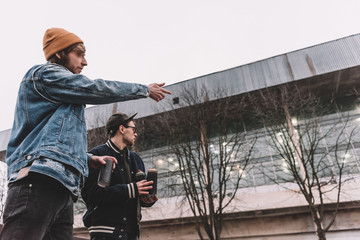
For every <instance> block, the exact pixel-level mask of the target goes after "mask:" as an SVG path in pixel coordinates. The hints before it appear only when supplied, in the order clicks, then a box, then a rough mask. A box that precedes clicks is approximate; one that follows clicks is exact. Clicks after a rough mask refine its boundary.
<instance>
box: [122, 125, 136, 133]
mask: <svg viewBox="0 0 360 240" xmlns="http://www.w3.org/2000/svg"><path fill="white" fill-rule="evenodd" d="M123 126H124V127H126V128H132V129H133V131H134V133H136V129H137V127H134V126H128V125H123Z"/></svg>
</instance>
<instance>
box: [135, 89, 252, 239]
mask: <svg viewBox="0 0 360 240" xmlns="http://www.w3.org/2000/svg"><path fill="white" fill-rule="evenodd" d="M177 101H178V103H177ZM175 103H177V104H175V105H174V104H171V106H172V110H170V111H165V112H162V113H161V114H159V115H157V116H155V117H153V118H152V119H144V121H143V122H142V121H137V126H139V127H140V128H141V130H142V134H141V135H142V136H143V138H145V139H152V140H153V141H155V140H156V139H162V141H166V142H163V145H167V146H169V148H170V150H169V151H170V152H171V154H173V155H174V156H175V157H176V159H177V161H178V165H179V172H180V175H181V179H182V184H183V188H184V190H185V195H186V199H187V202H188V204H189V206H190V209H191V211H192V214H193V215H194V217H195V222H196V229H197V232H198V235H199V237H200V239H205V237H204V234H206V235H207V238H208V239H220V237H221V231H222V227H223V219H224V213H225V209H226V207H227V206H228V205H229V204H230V202H231V201H232V200H233V199H234V197H235V194H236V191H237V189H238V188H239V186H240V181H241V177H242V174H243V171H244V170H245V169H246V167H247V166H248V163H249V159H250V156H251V153H252V149H253V146H254V143H255V140H256V137H254V136H252V137H251V138H250V137H248V132H247V131H246V129H245V127H244V123H243V119H244V113H245V111H244V109H245V107H246V103H245V101H244V99H243V98H230V97H226V96H225V93H224V91H222V90H220V89H216V90H215V91H210V90H208V89H207V88H206V87H204V86H200V87H199V86H196V85H191V86H185V87H184V88H183V89H182V91H181V94H180V95H179V96H178V98H176V101H175ZM142 126H145V127H142ZM141 135H140V137H141ZM139 140H140V139H139ZM143 141H146V140H140V141H139V142H138V143H141V142H143ZM140 145H141V144H140ZM137 146H139V144H138V145H137ZM204 231H205V233H204Z"/></svg>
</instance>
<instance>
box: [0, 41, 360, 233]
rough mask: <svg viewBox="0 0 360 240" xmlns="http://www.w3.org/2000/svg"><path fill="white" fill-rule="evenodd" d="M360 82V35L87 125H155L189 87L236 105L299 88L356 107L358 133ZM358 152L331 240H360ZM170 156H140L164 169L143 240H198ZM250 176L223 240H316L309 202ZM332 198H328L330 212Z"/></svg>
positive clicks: (176, 90) (0, 137)
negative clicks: (116, 119)
mask: <svg viewBox="0 0 360 240" xmlns="http://www.w3.org/2000/svg"><path fill="white" fill-rule="evenodd" d="M359 77H360V34H357V35H352V36H349V37H345V38H342V39H338V40H335V41H331V42H326V43H323V44H319V45H316V46H312V47H308V48H305V49H300V50H297V51H294V52H289V53H286V54H282V55H278V56H274V57H271V58H268V59H264V60H261V61H257V62H254V63H250V64H246V65H243V66H239V67H235V68H232V69H228V70H224V71H220V72H216V73H212V74H209V75H205V76H201V77H197V78H194V79H190V80H187V81H183V82H180V83H177V84H173V85H170V86H168V89H169V90H170V91H172V92H173V95H172V96H171V99H170V105H172V108H171V106H170V105H169V102H166V101H163V102H161V103H155V102H154V101H148V100H146V99H141V100H136V101H131V102H124V103H115V104H108V105H102V106H94V107H90V108H88V109H86V120H87V125H88V129H89V131H95V130H96V129H99V128H100V129H101V128H102V127H103V126H104V124H105V122H106V120H107V119H108V117H109V116H110V115H111V114H112V113H114V112H117V111H122V112H126V113H128V114H131V113H135V112H137V113H138V115H137V119H151V118H152V117H154V116H155V115H157V114H161V113H162V112H166V111H170V110H173V109H175V110H176V109H180V108H181V107H180V104H178V102H181V101H182V99H181V91H182V90H183V89H184V86H191V87H192V88H195V89H197V88H199V87H200V86H206V87H207V88H208V89H214V88H217V87H218V86H219V84H221V85H222V87H223V88H224V89H226V96H227V97H229V98H236V97H239V96H241V95H243V94H247V93H250V92H253V91H256V90H259V89H264V88H277V87H279V86H282V85H285V84H292V83H296V84H300V85H303V86H307V87H311V88H313V89H315V90H317V91H318V92H320V94H321V95H322V96H324V97H326V96H329V97H330V96H332V97H334V96H335V97H336V98H341V99H344V101H345V102H350V103H351V104H348V105H346V104H345V105H346V106H348V107H347V108H345V109H344V110H342V111H343V112H344V113H346V114H348V115H349V119H350V120H349V124H350V125H351V126H354V127H356V125H357V124H360V122H358V119H360V118H359V117H360V109H358V108H357V107H356V106H355V104H352V103H353V102H354V101H356V99H357V98H358V95H357V94H356V93H358V92H359V91H358V90H359V87H360V82H359V80H358V79H359ZM199 90H200V89H199ZM217 100H221V99H217V98H216V97H215V98H214V97H211V96H210V97H209V98H208V99H206V103H205V100H204V102H203V103H205V104H210V103H211V102H213V101H217ZM354 106H355V107H354ZM338 118H339V116H338V115H337V114H334V113H330V114H328V115H326V116H323V118H322V119H321V121H322V123H323V125H324V127H328V128H331V126H332V124H333V122H334V121H336V120H337V119H338ZM8 137H9V131H3V132H1V133H0V151H1V152H0V157H2V159H1V160H2V161H3V160H4V152H5V151H6V143H7V139H8ZM350 150H351V153H352V154H351V156H349V160H348V162H347V164H348V167H347V169H348V170H347V171H348V172H347V175H351V181H350V180H349V181H347V182H346V184H344V185H343V193H344V195H343V196H344V197H343V198H341V203H340V210H339V213H338V216H337V218H336V221H335V223H334V225H333V226H332V227H331V228H330V231H329V233H328V235H327V236H328V237H329V238H331V239H345V238H346V239H359V238H360V220H359V219H360V218H359V217H360V204H359V200H360V194H359V181H360V178H359V177H360V175H359V174H360V167H359V166H360V162H359V157H360V137H358V136H357V135H356V136H354V137H353V139H352V140H351V149H350ZM166 151H167V148H166V146H161V147H150V148H147V149H146V148H145V149H143V150H142V151H141V152H139V154H140V156H142V158H143V160H144V161H145V164H146V167H147V168H150V167H153V166H155V167H156V168H158V170H159V185H160V186H159V188H160V189H161V191H160V192H159V195H160V200H159V202H158V203H156V204H155V205H154V206H153V207H152V208H150V209H146V210H144V211H143V220H142V239H198V236H197V233H196V230H195V227H194V219H193V217H192V213H191V211H190V210H189V208H188V206H187V205H186V204H183V201H181V196H178V193H179V192H178V191H177V189H179V188H180V187H181V179H176V174H175V175H174V174H171V175H170V174H168V173H169V172H172V171H177V169H176V165H174V164H172V163H173V161H174V159H173V158H172V159H169V157H171V156H169V155H168V154H167V152H166ZM253 158H256V159H257V160H259V161H260V160H261V161H262V162H264V161H270V159H271V158H272V155H271V153H270V151H268V150H267V149H265V150H263V151H261V147H260V148H259V151H258V152H257V154H256V155H254V156H253ZM174 166H175V169H173V167H174ZM254 169H256V168H254ZM278 170H279V171H281V169H278ZM248 175H249V179H250V180H249V181H247V183H246V184H244V185H242V186H241V188H240V189H239V190H238V192H237V193H236V196H235V198H234V200H233V201H232V202H231V204H230V205H229V206H228V208H227V209H228V213H227V214H226V217H225V223H224V228H223V232H222V239H251V240H260V239H265V238H266V239H277V240H279V239H299V240H300V239H301V240H303V239H314V225H313V222H312V220H311V216H310V213H309V211H308V208H307V205H306V202H305V200H304V197H303V196H302V195H299V194H297V193H295V192H294V191H292V190H289V189H286V188H283V187H281V186H279V185H274V184H271V183H270V182H267V181H266V178H264V177H263V172H259V171H251V172H250V171H249V172H248ZM332 197H333V196H329V199H328V204H329V206H330V207H331V203H332V201H331V198H332ZM75 219H76V226H75V233H76V236H78V237H81V236H83V237H85V238H86V237H87V231H86V229H85V228H83V227H82V224H81V214H79V215H77V216H76V217H75Z"/></svg>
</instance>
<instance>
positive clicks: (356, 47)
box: [0, 34, 360, 151]
mask: <svg viewBox="0 0 360 240" xmlns="http://www.w3.org/2000/svg"><path fill="white" fill-rule="evenodd" d="M358 65H360V34H356V35H352V36H348V37H345V38H341V39H338V40H334V41H330V42H326V43H323V44H319V45H316V46H312V47H308V48H304V49H300V50H297V51H293V52H289V53H286V54H282V55H278V56H274V57H271V58H268V59H265V60H261V61H257V62H254V63H250V64H246V65H243V66H239V67H234V68H231V69H227V70H223V71H219V72H215V73H211V74H208V75H204V76H200V77H196V78H193V79H189V80H186V81H183V82H179V83H176V84H172V85H169V86H167V87H166V89H169V90H170V91H172V93H173V95H172V96H170V97H167V99H168V101H171V100H172V98H174V97H177V96H180V95H181V91H182V90H183V89H184V86H187V87H191V88H196V89H198V91H200V89H201V88H202V86H205V87H206V88H207V89H218V88H219V87H221V89H225V90H226V91H227V92H226V95H227V96H234V95H238V94H241V93H245V92H251V91H254V90H257V89H261V88H266V87H272V86H276V85H280V84H284V83H288V82H292V81H298V80H301V79H305V78H310V77H312V76H317V75H322V74H326V73H331V72H335V71H340V70H343V69H347V68H351V67H354V66H358ZM210 100H214V99H210ZM168 108H169V104H168V102H167V101H162V102H160V103H156V102H155V101H152V100H149V99H140V100H135V101H128V102H121V103H115V104H107V105H99V106H93V107H89V108H87V109H86V111H85V117H86V121H87V125H88V129H92V128H96V127H100V126H104V124H105V122H106V120H107V119H108V117H109V116H110V115H111V114H112V113H113V112H114V111H122V112H126V113H128V114H131V113H135V112H137V113H138V115H137V118H141V117H145V116H150V115H153V114H155V113H157V112H160V111H165V110H168ZM8 138H9V132H7V131H4V132H0V147H1V148H0V151H1V150H4V149H5V148H6V144H5V142H7V141H8Z"/></svg>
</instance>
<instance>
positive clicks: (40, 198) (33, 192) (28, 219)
mask: <svg viewBox="0 0 360 240" xmlns="http://www.w3.org/2000/svg"><path fill="white" fill-rule="evenodd" d="M73 222H74V214H73V201H72V197H71V194H70V191H68V190H67V189H66V188H65V187H64V186H63V185H62V184H60V183H59V182H58V181H56V180H54V179H52V178H50V177H46V176H44V175H40V174H30V175H29V176H27V177H25V178H24V179H21V180H19V181H17V182H14V183H11V184H10V185H9V190H8V196H7V199H6V205H5V210H4V226H3V229H2V231H1V234H0V239H1V240H9V239H11V240H24V239H26V240H41V239H44V240H45V239H46V240H60V239H64V240H65V239H66V240H69V239H73Z"/></svg>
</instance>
